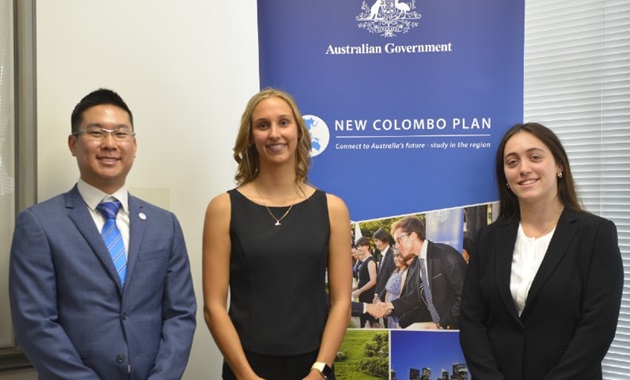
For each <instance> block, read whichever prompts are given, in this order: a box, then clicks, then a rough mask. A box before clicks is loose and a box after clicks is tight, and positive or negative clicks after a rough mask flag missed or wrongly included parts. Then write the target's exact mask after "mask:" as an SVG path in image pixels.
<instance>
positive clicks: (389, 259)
mask: <svg viewBox="0 0 630 380" xmlns="http://www.w3.org/2000/svg"><path fill="white" fill-rule="evenodd" d="M382 254H385V259H383V260H382V261H383V263H382V264H381V265H379V267H378V275H377V277H376V289H375V291H374V293H375V294H378V295H379V298H380V299H381V301H385V294H386V293H387V292H386V290H385V285H387V280H389V277H390V276H391V275H392V273H393V272H394V270H396V264H394V249H393V248H392V247H391V246H388V247H387V251H385V252H381V255H382ZM381 295H382V296H381Z"/></svg>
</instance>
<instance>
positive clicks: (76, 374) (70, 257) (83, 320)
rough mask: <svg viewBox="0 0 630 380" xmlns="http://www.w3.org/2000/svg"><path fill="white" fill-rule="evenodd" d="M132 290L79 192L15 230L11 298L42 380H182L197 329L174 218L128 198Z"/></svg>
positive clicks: (23, 217)
mask: <svg viewBox="0 0 630 380" xmlns="http://www.w3.org/2000/svg"><path fill="white" fill-rule="evenodd" d="M129 219H130V222H129V223H130V231H129V232H130V237H129V252H128V260H127V279H126V283H125V288H124V291H123V290H122V288H121V284H120V279H119V277H118V275H117V273H116V270H115V269H114V264H113V262H112V259H111V258H110V255H109V252H108V251H107V248H106V247H105V244H104V242H103V239H102V238H101V236H100V232H99V231H98V229H97V227H96V225H95V223H94V220H93V218H92V216H91V214H90V211H89V210H88V207H87V205H86V204H85V202H84V201H83V198H82V197H81V195H80V194H79V191H78V190H77V187H76V186H75V187H74V188H73V189H72V190H71V191H69V192H68V193H65V194H62V195H59V196H57V197H55V198H52V199H50V200H48V201H45V202H43V203H40V204H38V205H35V206H32V207H30V208H28V209H26V210H25V211H23V212H21V213H20V214H19V215H18V217H17V221H16V227H15V232H14V236H13V244H12V247H11V260H10V274H9V292H10V300H11V313H12V317H13V323H14V326H15V335H16V340H17V342H18V344H19V346H20V347H21V349H22V350H23V351H24V353H25V354H26V356H27V357H28V358H29V360H30V361H31V362H32V363H33V365H34V366H35V368H36V369H37V371H38V373H39V378H40V379H66V380H67V379H73V380H80V379H86V380H87V379H107V380H118V379H120V380H122V379H125V380H144V379H168V380H173V379H180V378H181V376H182V373H183V372H184V369H185V367H186V363H187V362H188V356H189V353H190V347H191V343H192V338H193V333H194V330H195V312H196V301H195V295H194V292H193V286H192V281H191V276H190V267H189V262H188V255H187V252H186V246H185V243H184V237H183V234H182V230H181V227H180V225H179V222H178V221H177V219H176V217H175V215H173V214H172V213H171V212H168V211H165V210H163V209H160V208H158V207H156V206H153V205H151V204H149V203H146V202H144V201H142V200H140V199H138V198H135V197H132V196H129Z"/></svg>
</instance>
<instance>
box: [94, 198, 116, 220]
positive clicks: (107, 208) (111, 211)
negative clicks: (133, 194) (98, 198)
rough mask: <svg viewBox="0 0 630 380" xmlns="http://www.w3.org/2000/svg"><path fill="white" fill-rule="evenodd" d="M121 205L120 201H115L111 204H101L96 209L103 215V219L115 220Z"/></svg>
mask: <svg viewBox="0 0 630 380" xmlns="http://www.w3.org/2000/svg"><path fill="white" fill-rule="evenodd" d="M120 207H122V204H121V203H120V201H118V200H116V201H113V202H101V203H99V204H98V205H97V206H96V209H97V210H98V211H100V212H101V214H103V217H104V218H105V219H106V220H108V219H116V214H118V210H120Z"/></svg>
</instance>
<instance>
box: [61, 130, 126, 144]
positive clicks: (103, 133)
mask: <svg viewBox="0 0 630 380" xmlns="http://www.w3.org/2000/svg"><path fill="white" fill-rule="evenodd" d="M110 134H111V135H112V136H114V139H115V140H116V141H118V142H128V141H131V140H133V138H134V136H135V135H136V133H135V132H134V131H132V130H131V129H129V128H127V127H118V128H115V129H106V128H101V127H89V128H86V129H84V130H81V131H78V132H75V133H73V135H75V136H79V135H85V137H86V138H87V139H88V140H91V141H103V140H105V138H106V137H107V135H110Z"/></svg>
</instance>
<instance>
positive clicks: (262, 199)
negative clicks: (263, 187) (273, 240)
mask: <svg viewBox="0 0 630 380" xmlns="http://www.w3.org/2000/svg"><path fill="white" fill-rule="evenodd" d="M254 189H255V190H256V194H258V198H260V200H261V201H262V203H263V206H265V208H266V209H267V212H268V213H269V215H271V217H272V218H273V220H275V221H276V224H274V225H275V226H281V225H282V224H281V223H280V221H281V220H282V219H284V217H285V216H287V215H288V214H289V211H291V209H292V208H293V204H291V205H290V206H289V208H288V209H287V211H285V213H284V214H282V216H281V217H280V219H278V218H276V216H275V215H274V214H273V213H272V212H271V210H270V209H269V207H268V206H267V202H265V199H264V198H263V197H262V196H261V195H260V193H259V192H258V186H256V185H254Z"/></svg>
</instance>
